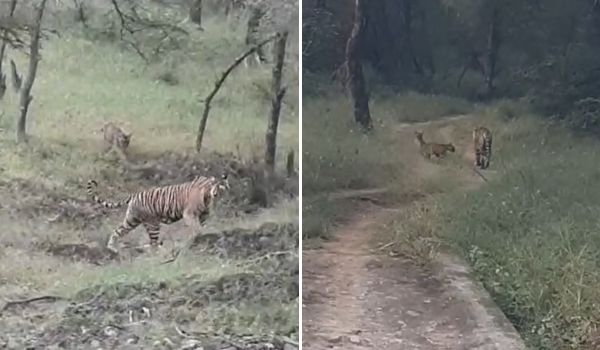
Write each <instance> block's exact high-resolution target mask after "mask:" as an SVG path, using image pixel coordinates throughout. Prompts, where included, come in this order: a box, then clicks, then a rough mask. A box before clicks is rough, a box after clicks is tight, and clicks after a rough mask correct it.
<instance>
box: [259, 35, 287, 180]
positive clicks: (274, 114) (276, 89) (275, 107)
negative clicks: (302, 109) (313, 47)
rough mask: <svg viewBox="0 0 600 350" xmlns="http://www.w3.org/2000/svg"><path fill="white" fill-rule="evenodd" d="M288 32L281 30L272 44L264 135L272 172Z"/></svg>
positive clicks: (282, 93) (267, 159)
mask: <svg viewBox="0 0 600 350" xmlns="http://www.w3.org/2000/svg"><path fill="white" fill-rule="evenodd" d="M287 37H288V33H287V32H283V33H280V34H279V35H278V38H277V40H276V41H275V45H274V46H273V58H274V60H275V64H274V65H273V80H272V83H271V93H272V99H271V114H270V116H269V125H268V127H267V134H266V136H265V143H266V152H265V164H266V165H267V169H268V170H269V171H270V172H271V173H272V172H273V171H274V170H275V152H276V150H277V128H278V126H279V113H280V111H281V100H282V99H283V96H284V95H285V88H282V87H281V77H282V75H283V63H284V59H285V45H286V43H287Z"/></svg>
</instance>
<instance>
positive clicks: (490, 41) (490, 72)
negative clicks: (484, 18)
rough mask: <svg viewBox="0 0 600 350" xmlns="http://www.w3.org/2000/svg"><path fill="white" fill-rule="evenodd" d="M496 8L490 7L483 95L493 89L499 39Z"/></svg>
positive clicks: (489, 94)
mask: <svg viewBox="0 0 600 350" xmlns="http://www.w3.org/2000/svg"><path fill="white" fill-rule="evenodd" d="M499 17H500V16H499V13H498V8H497V7H496V6H494V7H493V9H492V15H491V19H490V26H489V29H488V37H487V49H486V64H485V96H487V97H489V96H491V95H492V93H493V90H494V78H495V77H496V62H497V60H498V49H499V47H500V41H499V36H498V21H499Z"/></svg>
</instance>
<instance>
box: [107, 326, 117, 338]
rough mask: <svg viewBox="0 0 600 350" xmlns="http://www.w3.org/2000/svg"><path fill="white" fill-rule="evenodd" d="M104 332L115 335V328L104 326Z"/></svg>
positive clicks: (111, 335) (110, 335)
mask: <svg viewBox="0 0 600 350" xmlns="http://www.w3.org/2000/svg"><path fill="white" fill-rule="evenodd" d="M104 334H106V335H107V336H109V337H114V336H116V335H117V330H116V329H115V328H114V327H110V326H108V327H106V328H104Z"/></svg>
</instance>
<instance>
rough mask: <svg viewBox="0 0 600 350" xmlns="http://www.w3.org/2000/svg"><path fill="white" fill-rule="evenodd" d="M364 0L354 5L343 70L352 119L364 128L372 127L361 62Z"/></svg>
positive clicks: (357, 0)
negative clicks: (352, 21) (350, 100)
mask: <svg viewBox="0 0 600 350" xmlns="http://www.w3.org/2000/svg"><path fill="white" fill-rule="evenodd" d="M364 9H365V1H364V0H356V3H355V7H354V25H353V27H352V32H351V34H350V38H348V42H347V44H346V62H345V71H346V74H347V79H346V80H347V83H348V89H349V90H350V98H351V99H352V105H353V109H354V120H355V121H356V122H357V123H358V124H359V125H360V126H361V127H362V128H363V129H364V130H370V129H372V128H373V124H372V121H371V112H370V111H369V95H368V93H367V87H366V83H365V77H364V75H363V69H362V62H361V41H362V40H361V39H362V32H363V29H364V26H365V16H364Z"/></svg>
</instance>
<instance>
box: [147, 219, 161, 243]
mask: <svg viewBox="0 0 600 350" xmlns="http://www.w3.org/2000/svg"><path fill="white" fill-rule="evenodd" d="M144 228H145V229H146V232H147V233H148V238H149V239H150V246H151V247H158V246H161V245H162V241H160V240H159V239H158V238H159V236H160V223H159V222H144Z"/></svg>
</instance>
